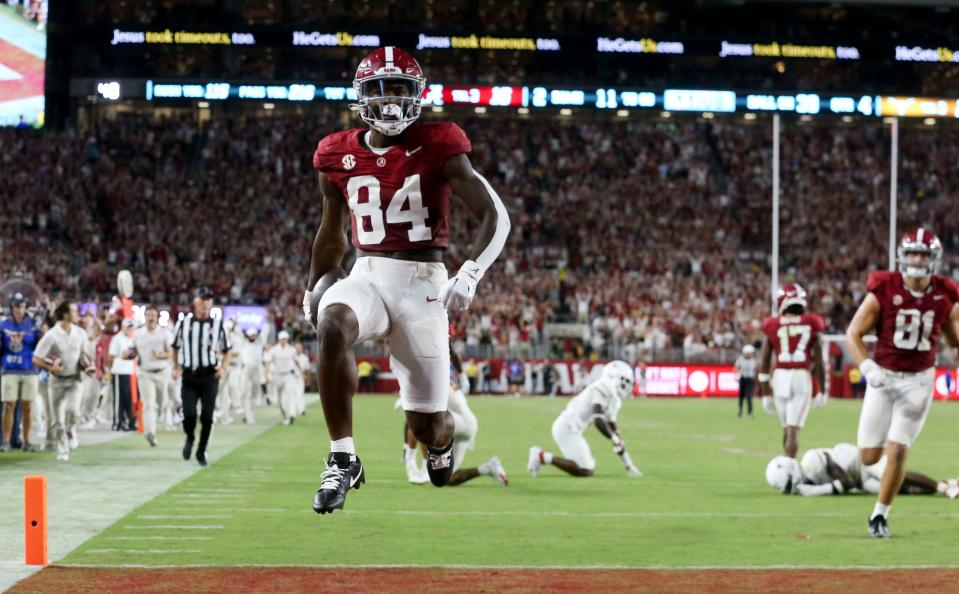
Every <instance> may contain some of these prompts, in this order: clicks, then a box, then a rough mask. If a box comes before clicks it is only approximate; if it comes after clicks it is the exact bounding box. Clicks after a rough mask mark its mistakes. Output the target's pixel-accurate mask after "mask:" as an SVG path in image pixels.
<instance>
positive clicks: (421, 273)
mask: <svg viewBox="0 0 959 594" xmlns="http://www.w3.org/2000/svg"><path fill="white" fill-rule="evenodd" d="M353 87H354V89H355V90H356V95H357V104H356V105H354V106H352V107H353V108H354V109H355V110H356V111H358V112H359V116H360V118H361V119H362V120H363V121H364V122H366V123H367V124H368V126H369V128H368V129H353V130H346V131H342V132H335V133H333V134H330V135H329V136H327V137H325V138H323V139H322V140H321V141H320V143H319V146H317V149H316V153H315V154H314V156H313V165H314V167H315V168H316V169H317V170H319V181H320V190H321V191H322V193H323V219H322V221H321V222H320V227H319V230H318V231H317V234H316V238H315V239H314V241H313V253H312V260H311V263H310V279H309V285H308V287H309V288H308V290H307V291H306V294H305V295H304V298H303V307H304V314H305V315H306V317H307V319H308V320H310V322H311V323H315V325H316V328H317V333H318V337H319V357H318V362H317V367H318V370H317V378H318V382H319V390H320V397H321V401H322V404H323V414H324V415H325V417H326V425H327V428H328V430H329V433H330V439H331V444H330V454H329V456H328V458H327V461H326V469H325V470H324V471H323V475H322V477H321V485H320V489H319V490H318V491H317V492H316V495H315V497H314V499H313V509H314V510H315V511H316V512H317V513H327V512H332V511H333V510H334V509H341V508H342V507H343V503H344V501H345V498H346V494H347V491H348V490H349V489H350V488H353V487H358V486H359V484H360V483H362V482H363V481H364V472H363V466H362V464H361V463H360V460H359V459H358V458H357V457H356V449H355V445H354V443H353V423H352V417H353V411H352V398H353V393H354V392H355V391H356V385H357V378H356V362H355V360H354V359H353V356H352V355H351V354H350V347H352V346H353V345H354V344H356V343H358V342H364V341H367V340H372V339H376V338H385V339H387V340H388V343H389V347H390V367H391V368H392V371H393V373H394V374H395V375H396V378H397V380H398V382H399V384H400V398H401V400H402V403H403V409H404V411H405V414H406V419H407V422H408V423H409V427H410V429H411V430H412V431H413V434H414V435H415V436H416V439H417V440H419V441H420V442H422V443H424V444H426V445H427V447H428V448H429V456H428V460H427V471H428V473H429V475H430V480H431V482H432V483H433V484H434V485H436V486H443V485H445V484H446V483H447V482H448V481H449V478H450V475H451V474H452V468H453V460H452V447H453V423H454V421H453V417H452V416H451V415H450V413H449V412H448V411H447V399H448V398H449V367H450V360H449V348H448V345H449V337H448V328H449V322H448V318H447V311H448V310H453V311H456V310H463V309H466V308H467V307H469V304H470V301H471V300H472V299H473V294H474V292H475V291H476V284H477V283H478V282H479V280H480V279H481V278H482V277H483V273H484V272H485V271H486V270H487V269H489V267H490V266H492V264H493V262H494V260H495V259H496V257H497V256H498V255H499V253H500V252H501V251H502V249H503V245H504V244H505V242H506V237H507V235H508V234H509V227H510V225H509V217H508V216H507V214H506V208H505V207H504V206H503V202H502V201H501V200H500V198H499V196H497V194H496V192H495V191H494V190H493V188H492V187H491V186H490V185H489V183H488V182H487V181H486V179H485V178H483V176H482V175H480V174H479V173H477V172H476V171H474V170H473V167H472V165H471V164H470V160H469V158H468V157H467V153H469V152H470V150H471V149H472V147H471V146H470V141H469V139H468V138H467V137H466V134H465V133H464V132H463V130H461V129H460V128H459V127H458V126H457V125H455V124H452V123H448V122H429V123H423V122H417V119H418V118H419V115H420V106H421V102H422V97H423V93H424V90H425V88H426V77H425V76H424V75H423V71H422V70H421V69H420V65H419V64H418V63H417V62H416V60H414V59H413V57H412V56H410V55H409V54H407V53H406V52H404V51H403V50H401V49H398V48H394V47H391V46H387V47H382V48H379V49H377V50H376V51H374V52H373V53H371V54H370V55H368V56H367V57H366V58H364V59H363V61H362V62H360V65H359V67H358V68H357V70H356V77H355V78H354V80H353ZM451 190H452V191H454V192H455V193H456V195H457V196H459V197H460V199H461V200H462V201H463V203H464V204H465V206H466V208H467V209H469V211H470V213H471V214H472V215H473V216H474V217H476V218H477V219H478V220H479V221H480V225H479V233H478V237H477V238H476V240H475V242H474V244H473V248H472V249H470V250H463V251H464V252H465V253H467V254H469V258H470V259H469V260H467V261H466V262H465V263H463V265H462V267H461V268H460V269H459V272H457V273H456V275H455V276H454V277H453V278H449V277H448V275H447V272H446V268H445V267H444V266H443V254H444V252H445V250H446V248H447V247H448V246H449V242H450V237H449V214H450V191H451ZM347 222H349V224H350V226H351V228H352V240H353V246H354V247H355V248H356V262H355V263H354V265H353V269H352V271H351V272H350V275H349V277H348V278H345V279H343V280H340V281H337V277H338V274H337V273H338V271H339V269H340V266H341V263H342V261H343V257H344V255H345V254H346V252H347V249H348V246H347V242H346V237H345V236H344V229H345V227H346V224H347Z"/></svg>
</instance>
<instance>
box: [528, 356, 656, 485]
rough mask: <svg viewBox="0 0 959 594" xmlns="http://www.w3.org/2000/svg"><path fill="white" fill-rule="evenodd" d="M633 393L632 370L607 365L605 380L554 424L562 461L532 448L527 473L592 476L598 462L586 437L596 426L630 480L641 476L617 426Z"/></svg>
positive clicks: (579, 397)
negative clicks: (545, 470) (552, 470)
mask: <svg viewBox="0 0 959 594" xmlns="http://www.w3.org/2000/svg"><path fill="white" fill-rule="evenodd" d="M632 393H633V368H632V367H630V366H629V365H628V364H627V363H625V362H623V361H612V362H610V363H607V364H606V366H605V367H604V368H603V374H602V377H601V378H600V379H599V380H597V381H595V382H593V383H591V384H590V385H589V386H587V387H586V389H585V390H583V391H582V392H580V393H579V395H577V396H575V397H573V399H572V400H570V402H569V404H567V405H566V409H565V410H563V412H562V413H560V415H559V417H557V418H556V421H555V422H554V423H553V440H554V441H555V442H556V445H558V446H559V450H560V451H561V452H562V453H563V457H562V458H561V457H559V456H555V455H553V454H552V453H550V452H548V451H546V450H544V449H543V448H541V447H539V446H533V447H531V448H530V449H529V463H528V464H527V467H526V469H527V470H528V471H529V473H530V474H531V475H532V476H536V475H537V474H539V469H540V467H542V466H543V465H544V464H552V465H553V466H555V467H557V468H559V469H560V470H563V471H565V472H567V473H568V474H571V475H573V476H593V471H594V470H595V469H596V460H595V459H594V458H593V453H592V452H591V451H590V449H589V444H588V443H587V442H586V438H585V437H584V436H583V434H584V433H585V432H586V429H587V428H589V426H590V425H592V424H594V423H595V424H596V428H597V429H599V432H600V433H602V434H603V435H605V436H606V437H607V438H608V439H609V440H610V441H612V442H613V452H615V453H616V454H617V455H618V456H619V457H620V458H622V460H623V463H624V464H625V465H626V472H627V474H628V476H631V477H635V476H642V475H643V474H642V473H641V472H640V471H639V469H638V468H637V467H636V465H635V464H633V460H632V459H631V458H630V457H629V453H628V452H627V451H626V445H625V443H624V442H623V438H622V437H620V436H619V428H618V427H617V426H616V415H617V413H618V412H619V409H620V407H621V406H622V405H623V398H628V397H629V396H630V395H631V394H632Z"/></svg>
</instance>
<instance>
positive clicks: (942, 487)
mask: <svg viewBox="0 0 959 594" xmlns="http://www.w3.org/2000/svg"><path fill="white" fill-rule="evenodd" d="M948 488H949V485H947V484H946V483H945V481H939V482H938V483H936V493H945V492H946V489H948Z"/></svg>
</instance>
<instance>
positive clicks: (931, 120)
mask: <svg viewBox="0 0 959 594" xmlns="http://www.w3.org/2000/svg"><path fill="white" fill-rule="evenodd" d="M922 123H923V124H925V125H927V126H935V125H936V119H935V118H926V119H924V120H923V121H922Z"/></svg>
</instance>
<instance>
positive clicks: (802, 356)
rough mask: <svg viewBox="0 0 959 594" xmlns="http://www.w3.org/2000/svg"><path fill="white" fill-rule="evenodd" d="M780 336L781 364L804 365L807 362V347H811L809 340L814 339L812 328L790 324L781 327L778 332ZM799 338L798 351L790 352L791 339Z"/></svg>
mask: <svg viewBox="0 0 959 594" xmlns="http://www.w3.org/2000/svg"><path fill="white" fill-rule="evenodd" d="M776 334H777V335H778V336H779V357H778V359H779V362H780V363H802V362H804V361H805V360H806V346H807V345H809V339H810V338H812V328H810V327H809V326H806V325H805V324H790V325H788V326H780V327H779V331H777V332H776ZM793 336H798V337H799V341H798V342H797V343H796V350H794V351H790V350H789V339H790V338H792V337H793Z"/></svg>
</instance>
